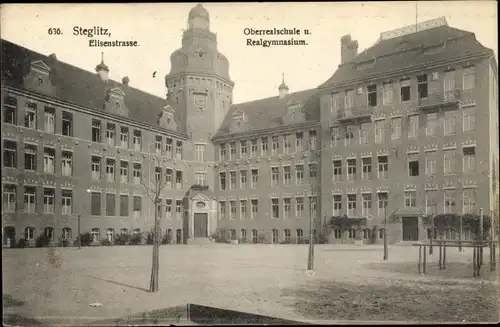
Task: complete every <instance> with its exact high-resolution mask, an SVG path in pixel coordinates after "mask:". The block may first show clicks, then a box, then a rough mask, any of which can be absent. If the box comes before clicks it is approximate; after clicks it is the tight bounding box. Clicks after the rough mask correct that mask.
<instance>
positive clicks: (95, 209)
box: [90, 192, 101, 216]
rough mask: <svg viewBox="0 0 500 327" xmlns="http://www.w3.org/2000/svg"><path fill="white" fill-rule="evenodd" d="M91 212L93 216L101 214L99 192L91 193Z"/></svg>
mask: <svg viewBox="0 0 500 327" xmlns="http://www.w3.org/2000/svg"><path fill="white" fill-rule="evenodd" d="M90 214H91V215H92V216H100V215H101V193H99V192H91V193H90Z"/></svg>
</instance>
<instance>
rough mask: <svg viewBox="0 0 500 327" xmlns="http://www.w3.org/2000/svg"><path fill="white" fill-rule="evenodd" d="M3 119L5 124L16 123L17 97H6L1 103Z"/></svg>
mask: <svg viewBox="0 0 500 327" xmlns="http://www.w3.org/2000/svg"><path fill="white" fill-rule="evenodd" d="M3 111H4V113H3V121H4V123H6V124H12V125H16V124H17V99H16V98H14V97H9V96H8V97H6V98H5V99H4V103H3Z"/></svg>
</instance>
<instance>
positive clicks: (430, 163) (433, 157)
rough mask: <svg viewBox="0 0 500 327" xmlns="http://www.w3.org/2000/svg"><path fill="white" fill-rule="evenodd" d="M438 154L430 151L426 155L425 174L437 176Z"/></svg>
mask: <svg viewBox="0 0 500 327" xmlns="http://www.w3.org/2000/svg"><path fill="white" fill-rule="evenodd" d="M436 165H437V152H436V151H429V152H426V153H425V174H426V175H436Z"/></svg>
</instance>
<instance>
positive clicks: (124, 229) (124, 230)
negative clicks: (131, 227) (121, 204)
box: [120, 228, 128, 235]
mask: <svg viewBox="0 0 500 327" xmlns="http://www.w3.org/2000/svg"><path fill="white" fill-rule="evenodd" d="M120 234H122V235H124V234H128V229H126V228H122V229H120Z"/></svg>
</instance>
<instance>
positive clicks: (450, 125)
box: [444, 111, 457, 135]
mask: <svg viewBox="0 0 500 327" xmlns="http://www.w3.org/2000/svg"><path fill="white" fill-rule="evenodd" d="M456 130H457V118H456V112H455V111H446V112H445V113H444V135H454V134H455V133H456Z"/></svg>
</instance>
